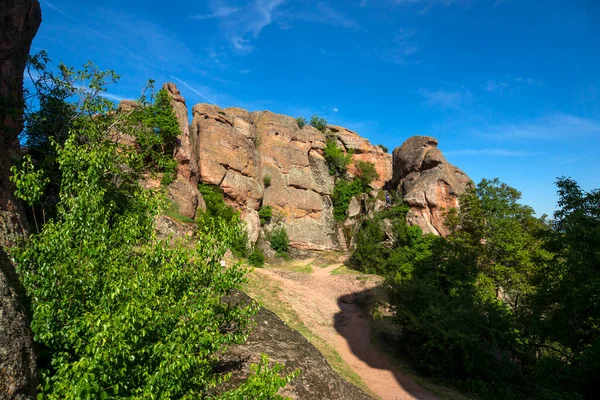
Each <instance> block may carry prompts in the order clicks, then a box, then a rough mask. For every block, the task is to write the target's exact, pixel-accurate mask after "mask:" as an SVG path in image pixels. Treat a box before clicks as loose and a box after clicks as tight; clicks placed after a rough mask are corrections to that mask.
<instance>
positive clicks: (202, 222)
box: [196, 183, 248, 258]
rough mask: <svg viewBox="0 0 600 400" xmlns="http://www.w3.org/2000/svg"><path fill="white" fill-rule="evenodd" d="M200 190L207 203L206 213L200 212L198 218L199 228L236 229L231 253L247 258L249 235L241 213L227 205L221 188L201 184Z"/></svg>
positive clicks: (232, 238)
mask: <svg viewBox="0 0 600 400" xmlns="http://www.w3.org/2000/svg"><path fill="white" fill-rule="evenodd" d="M198 190H199V191H200V193H201V194H202V197H203V198H204V202H205V203H206V211H204V212H199V213H198V216H197V217H196V222H197V224H198V225H199V227H203V226H206V227H211V228H215V229H216V228H218V227H219V226H220V225H222V224H228V225H231V226H232V227H235V232H233V234H232V237H231V238H230V240H229V245H230V247H231V251H232V252H233V254H235V255H236V256H237V257H239V258H242V257H246V255H247V254H248V234H247V233H246V230H245V229H244V223H243V221H242V219H241V218H240V214H239V212H238V211H236V210H235V209H234V208H233V207H231V206H228V205H227V204H225V200H224V198H223V192H222V190H221V188H220V187H218V186H213V185H206V184H203V183H201V184H199V185H198Z"/></svg>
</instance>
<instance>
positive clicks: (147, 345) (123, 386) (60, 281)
mask: <svg viewBox="0 0 600 400" xmlns="http://www.w3.org/2000/svg"><path fill="white" fill-rule="evenodd" d="M69 71H71V70H69ZM91 71H92V72H90V74H91V75H90V76H89V78H90V79H89V80H88V82H91V83H90V86H88V87H87V89H85V90H82V92H81V93H82V96H81V97H77V98H76V99H75V101H79V103H78V107H79V108H80V109H81V110H82V111H83V112H84V113H83V114H81V115H83V116H86V115H87V116H89V118H78V119H77V123H76V125H74V126H71V127H69V133H68V134H67V135H66V137H65V138H64V140H63V141H62V143H58V142H57V141H54V143H53V144H52V151H53V152H54V154H55V162H56V166H57V169H58V170H59V171H60V179H59V180H58V181H57V184H58V187H59V189H58V193H57V194H58V198H59V201H58V202H57V204H56V212H55V216H54V218H52V219H51V220H48V221H46V223H45V224H44V225H43V226H42V227H40V231H39V232H38V233H34V234H32V235H31V236H30V238H29V239H28V241H26V242H24V243H22V244H21V245H20V246H18V247H16V248H14V249H13V251H12V254H13V256H14V257H15V259H16V261H17V268H18V272H19V275H20V277H21V280H22V283H23V286H24V287H25V289H26V291H27V294H28V296H29V297H30V301H31V308H32V310H31V311H32V321H31V327H32V330H33V332H34V335H35V341H36V343H37V345H38V346H39V347H40V349H41V353H42V358H41V360H40V367H41V376H40V378H41V384H40V386H39V390H40V394H39V396H38V398H49V399H81V398H99V399H103V398H109V397H110V398H128V399H130V398H140V399H141V398H148V399H158V398H209V395H208V393H209V390H214V389H215V388H216V387H218V386H219V385H220V384H221V383H222V382H223V381H224V380H226V379H227V376H224V375H221V374H219V373H217V372H215V371H217V368H216V367H217V366H218V357H219V354H220V353H221V352H222V351H224V350H225V349H226V348H227V346H228V345H230V344H234V343H241V342H243V341H244V340H245V338H246V337H247V334H248V329H249V327H250V321H251V320H250V317H251V316H252V315H253V314H254V313H255V312H256V307H255V306H253V305H242V304H230V303H227V302H224V301H223V300H222V298H223V296H225V295H228V294H230V293H231V291H232V290H234V289H236V288H239V287H240V284H241V283H242V282H243V281H244V276H243V272H242V270H241V269H240V268H239V267H238V266H232V267H229V268H227V269H223V268H222V267H221V265H220V260H221V258H222V257H223V255H224V253H225V250H226V249H227V247H228V245H230V244H232V243H233V242H234V241H235V240H236V239H235V236H236V226H232V225H230V224H228V223H224V221H215V225H218V234H216V233H215V232H214V231H213V230H212V229H211V227H209V226H208V225H207V226H204V228H203V229H200V231H199V233H198V235H199V237H198V240H197V242H196V246H195V247H194V248H192V249H188V248H180V247H176V248H174V247H172V246H170V245H169V243H168V242H164V241H158V240H156V238H155V234H154V220H155V216H156V215H157V213H158V212H159V211H160V209H161V207H162V205H161V204H160V203H159V200H158V199H161V198H162V196H158V195H157V193H156V192H152V191H148V190H144V189H143V188H142V187H141V186H140V184H139V180H140V176H141V175H142V174H144V173H145V169H144V168H140V166H141V165H142V164H143V160H144V159H145V155H144V154H143V153H141V152H138V151H136V149H132V147H131V146H128V145H125V144H122V142H121V141H119V140H115V135H119V132H122V131H121V130H120V128H123V129H127V127H129V126H131V124H140V123H142V124H143V123H144V122H140V121H139V120H133V121H132V120H131V119H130V118H129V117H130V116H131V114H123V113H117V112H116V111H115V110H114V107H113V105H112V103H110V102H109V101H107V100H104V99H103V98H102V97H100V96H98V95H99V94H101V93H102V92H103V91H105V90H106V89H105V85H106V83H107V82H106V81H105V80H103V79H101V78H99V76H98V74H96V73H95V72H93V71H94V70H93V69H92V70H91ZM73 73H74V74H77V72H73ZM108 76H112V75H111V74H109V75H108ZM90 92H95V93H96V94H95V95H94V96H91V97H88V96H87V95H88V94H89V93H90ZM151 128H153V127H151ZM24 166H25V167H24V168H23V169H21V170H13V172H14V175H13V176H12V178H11V179H12V181H13V182H14V183H15V185H16V187H17V188H18V191H17V195H18V196H19V197H21V198H23V199H27V200H28V201H31V202H35V201H37V200H38V199H39V198H40V194H39V191H40V188H41V187H43V182H42V181H43V179H44V173H42V171H40V170H37V169H36V168H35V166H34V165H33V163H32V162H31V161H30V160H29V159H26V160H25V164H24ZM252 369H253V374H252V375H251V376H250V378H249V379H248V381H247V382H245V383H243V384H242V385H241V386H239V387H238V388H234V389H231V390H229V391H227V392H224V393H221V394H219V395H214V396H213V398H222V399H240V398H262V399H268V398H279V396H277V395H276V392H277V390H278V389H279V388H280V387H282V386H284V385H285V384H286V383H287V382H289V379H291V377H292V376H281V375H280V374H279V372H280V371H281V366H278V365H275V367H269V366H268V359H266V358H263V359H262V360H261V363H260V364H259V365H256V366H253V367H252ZM219 392H220V391H219V390H217V391H216V392H215V393H219ZM221 392H222V391H221Z"/></svg>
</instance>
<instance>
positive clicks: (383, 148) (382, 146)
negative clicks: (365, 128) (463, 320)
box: [377, 144, 390, 153]
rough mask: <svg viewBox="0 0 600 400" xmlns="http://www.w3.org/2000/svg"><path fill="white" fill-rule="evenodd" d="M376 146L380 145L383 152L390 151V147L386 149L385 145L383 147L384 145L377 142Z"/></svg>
mask: <svg viewBox="0 0 600 400" xmlns="http://www.w3.org/2000/svg"><path fill="white" fill-rule="evenodd" d="M377 146H378V147H381V150H383V151H384V152H385V153H387V152H389V151H390V149H388V148H387V147H385V146H384V145H382V144H378V145H377Z"/></svg>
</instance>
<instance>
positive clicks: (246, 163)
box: [191, 104, 391, 250]
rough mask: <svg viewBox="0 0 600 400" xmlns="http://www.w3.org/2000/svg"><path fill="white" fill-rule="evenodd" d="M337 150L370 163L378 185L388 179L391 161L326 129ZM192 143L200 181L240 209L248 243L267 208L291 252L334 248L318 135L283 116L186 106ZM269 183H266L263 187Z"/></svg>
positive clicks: (329, 185) (329, 183)
mask: <svg viewBox="0 0 600 400" xmlns="http://www.w3.org/2000/svg"><path fill="white" fill-rule="evenodd" d="M329 128H330V129H331V130H332V131H334V132H336V133H337V134H338V139H339V145H340V146H341V147H342V148H344V149H345V150H349V149H353V150H354V151H355V156H354V157H355V159H360V160H365V161H369V162H373V163H375V165H376V168H377V170H378V171H380V176H381V177H380V180H379V181H377V182H375V183H374V187H381V186H383V184H384V183H385V181H387V180H388V179H389V178H391V156H390V155H389V154H385V153H384V152H383V151H382V150H381V149H380V148H379V147H376V146H373V145H371V144H370V143H369V142H368V141H367V140H366V139H363V138H361V137H360V136H358V135H357V134H356V133H354V132H352V131H349V130H347V129H345V128H341V127H336V126H329ZM191 138H192V140H191V141H192V144H193V145H194V146H195V151H196V155H197V161H198V170H199V180H200V181H201V182H204V183H207V184H211V185H218V186H220V187H221V188H222V189H223V191H224V193H225V196H226V200H227V201H228V202H229V203H230V204H231V205H234V206H235V207H236V208H238V209H239V210H241V212H242V217H243V219H244V220H245V222H246V225H247V228H248V231H249V236H250V240H251V241H253V242H255V241H256V240H257V239H258V236H259V233H260V223H259V218H258V210H259V209H260V207H261V206H271V207H272V209H273V214H274V215H275V216H276V218H277V219H279V220H280V221H281V222H282V223H284V224H285V226H286V229H287V231H288V235H289V237H290V244H291V246H292V247H295V248H298V249H306V250H329V249H338V248H339V245H340V244H339V237H338V231H337V228H336V225H335V222H334V219H333V204H332V202H331V194H332V192H333V185H334V180H333V177H332V176H331V175H329V170H328V167H327V163H326V162H325V159H324V158H323V149H324V148H325V136H324V135H323V134H322V133H321V132H319V131H318V130H316V129H314V128H313V127H311V126H304V127H303V128H302V129H300V128H299V127H298V124H297V122H296V120H295V119H294V118H292V117H289V116H284V115H279V114H274V113H272V112H269V111H261V112H253V113H249V112H248V111H245V110H242V109H239V108H227V109H221V108H219V107H217V106H215V105H209V104H198V105H196V106H194V108H193V121H192V128H191ZM266 181H270V184H268V185H266V186H265V182H266Z"/></svg>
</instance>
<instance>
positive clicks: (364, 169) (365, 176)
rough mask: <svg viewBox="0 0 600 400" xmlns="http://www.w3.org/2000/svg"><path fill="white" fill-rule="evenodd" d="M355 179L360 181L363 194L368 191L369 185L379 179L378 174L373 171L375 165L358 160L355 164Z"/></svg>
mask: <svg viewBox="0 0 600 400" xmlns="http://www.w3.org/2000/svg"><path fill="white" fill-rule="evenodd" d="M356 179H357V180H359V181H360V185H361V186H362V189H363V192H366V191H368V190H369V185H371V183H373V181H375V180H377V179H379V173H378V172H377V170H376V169H375V164H373V163H371V162H368V161H362V160H359V161H357V162H356Z"/></svg>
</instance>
